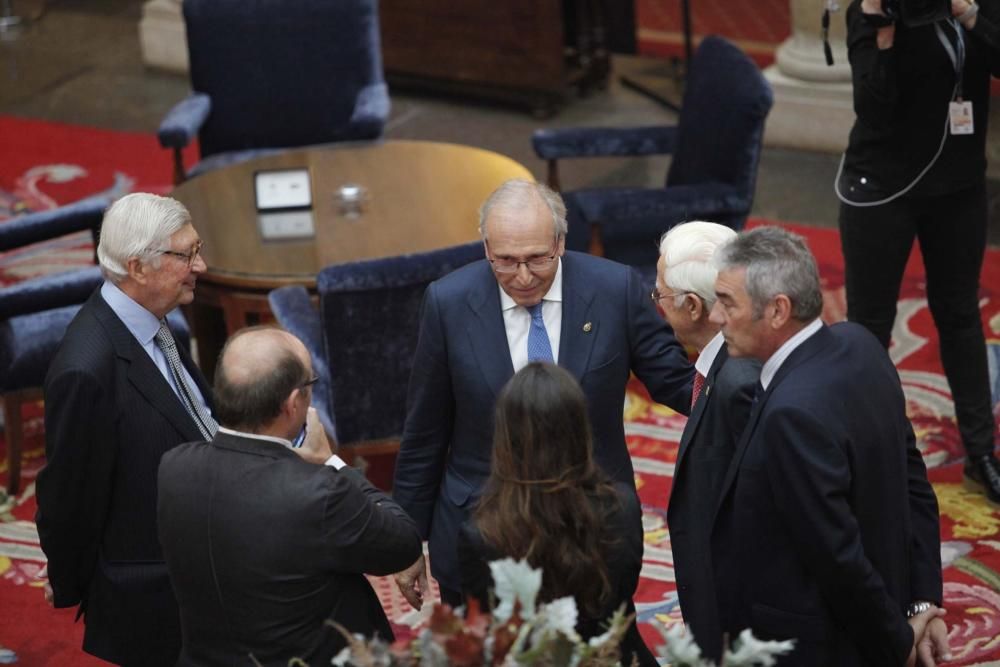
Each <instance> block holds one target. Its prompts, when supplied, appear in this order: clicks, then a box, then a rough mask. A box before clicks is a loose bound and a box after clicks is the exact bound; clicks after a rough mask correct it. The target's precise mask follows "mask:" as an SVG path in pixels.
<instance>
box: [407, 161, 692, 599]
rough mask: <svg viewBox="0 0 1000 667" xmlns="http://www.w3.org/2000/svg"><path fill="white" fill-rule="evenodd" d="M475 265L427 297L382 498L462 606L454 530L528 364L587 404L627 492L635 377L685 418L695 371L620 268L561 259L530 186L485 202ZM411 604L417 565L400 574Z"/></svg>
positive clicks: (447, 594)
mask: <svg viewBox="0 0 1000 667" xmlns="http://www.w3.org/2000/svg"><path fill="white" fill-rule="evenodd" d="M480 233H481V234H482V237H483V245H484V248H485V251H486V259H485V260H481V261H478V262H474V263H472V264H470V265H468V266H466V267H463V268H461V269H459V270H457V271H455V272H453V273H451V274H449V275H448V276H445V277H444V278H442V279H441V280H438V281H436V282H434V283H432V284H431V285H430V286H429V287H428V288H427V292H426V294H425V296H424V304H423V311H422V315H421V324H420V335H419V339H418V342H417V351H416V355H415V357H414V364H413V371H412V374H411V376H410V386H409V396H408V400H407V402H408V406H407V418H406V424H405V427H404V430H403V442H402V447H401V450H400V453H399V458H398V461H397V464H396V476H395V481H394V487H393V496H394V497H395V498H396V499H397V500H398V501H399V504H400V505H402V506H403V508H404V509H405V510H406V511H407V512H409V513H410V516H412V517H413V518H414V519H415V520H416V522H417V526H418V528H419V529H420V531H421V534H422V535H423V536H425V537H428V536H429V540H430V556H431V568H432V571H433V574H434V576H435V577H436V578H437V580H438V583H439V584H440V586H441V589H442V598H443V599H444V600H445V601H446V602H449V603H451V604H455V603H459V602H461V595H460V593H459V590H460V577H459V571H458V566H457V555H456V551H455V544H456V538H457V535H458V530H459V527H460V526H461V525H462V523H463V522H464V521H465V519H466V518H467V516H468V514H469V511H470V510H471V508H472V507H473V505H474V503H475V501H476V498H477V497H478V496H479V493H480V492H481V490H482V485H483V483H484V482H485V480H486V478H487V477H488V475H489V470H490V457H491V452H492V437H493V408H494V403H495V402H496V397H497V394H498V393H499V391H500V389H501V388H502V387H503V386H504V384H505V383H506V382H507V380H509V379H510V378H511V377H512V376H513V374H514V371H515V370H518V369H520V368H522V367H523V366H525V365H526V364H527V363H528V361H535V360H548V361H557V362H558V364H559V365H560V366H562V367H563V368H565V369H567V370H569V371H570V372H571V373H572V374H573V375H574V376H575V377H576V378H577V379H578V380H579V381H580V385H581V386H582V387H583V390H584V393H585V394H586V396H587V400H588V404H589V407H590V419H591V424H592V426H593V433H594V458H595V460H596V461H597V463H598V464H599V465H600V466H601V467H602V468H603V469H604V470H605V472H607V473H608V475H610V476H611V477H612V478H613V479H615V480H618V481H622V482H626V483H628V484H634V479H633V469H632V461H631V459H630V458H629V453H628V449H627V448H626V446H625V433H624V425H623V421H622V412H623V403H624V397H625V385H626V383H627V382H628V379H629V373H630V371H631V372H634V373H635V374H636V375H637V376H638V377H639V379H640V380H642V382H643V383H644V384H645V385H646V388H647V389H648V390H649V392H650V394H651V395H652V397H653V398H654V399H655V400H657V401H659V402H661V403H666V404H667V405H669V406H671V407H672V408H674V409H675V410H678V411H681V412H683V413H685V414H686V413H687V411H688V408H689V406H690V401H691V381H692V368H691V366H690V364H688V362H687V359H686V357H685V355H684V351H683V349H682V348H681V346H680V345H679V344H678V343H677V341H676V340H675V339H674V337H673V335H672V334H671V332H670V329H669V328H668V327H667V326H666V325H665V324H664V323H663V322H662V320H660V319H659V318H658V317H657V315H656V312H655V310H654V309H653V307H652V305H651V304H650V303H649V299H648V296H647V294H646V292H645V290H644V289H643V287H642V283H641V281H640V279H639V277H638V274H636V273H635V272H634V271H633V270H632V269H630V268H629V267H626V266H623V265H621V264H617V263H614V262H610V261H607V260H604V259H601V258H597V257H592V256H590V255H582V254H579V253H573V252H568V253H567V252H564V245H565V234H566V209H565V206H564V205H563V203H562V200H561V199H560V197H559V196H558V195H557V194H556V193H554V192H552V191H551V190H549V189H548V188H546V187H545V186H544V185H540V184H537V183H534V182H531V181H519V180H514V181H507V182H506V183H504V184H503V185H501V186H500V187H499V188H498V189H497V190H496V191H495V192H494V193H493V194H492V195H490V197H489V198H488V199H487V200H486V202H485V203H484V204H483V207H482V209H481V211H480ZM397 583H399V585H400V590H401V591H402V592H403V594H404V595H405V596H406V597H407V599H408V600H410V602H411V603H412V604H415V605H417V606H419V605H420V600H421V595H422V593H423V592H426V591H427V582H426V573H425V568H424V563H423V559H422V558H421V559H420V560H419V561H418V562H417V563H414V565H413V566H412V567H411V568H408V569H407V570H406V571H404V572H402V573H400V574H399V575H397Z"/></svg>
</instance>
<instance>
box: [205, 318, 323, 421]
mask: <svg viewBox="0 0 1000 667" xmlns="http://www.w3.org/2000/svg"><path fill="white" fill-rule="evenodd" d="M265 329H275V330H280V329H277V328H276V327H267V326H263V327H250V328H247V329H242V330H240V331H238V332H236V333H235V334H233V336H232V337H231V338H230V339H229V340H228V341H226V344H225V346H224V347H223V348H222V353H221V354H220V355H219V360H220V363H219V365H218V366H217V367H216V369H215V385H214V387H213V391H214V392H215V416H216V417H217V418H218V421H219V423H220V424H222V425H223V426H226V427H227V428H231V429H234V430H238V431H244V432H247V433H255V432H257V431H258V430H260V429H261V428H263V427H264V426H266V425H268V424H270V423H271V422H272V421H274V420H275V419H276V418H277V417H278V415H279V414H280V413H281V404H282V403H284V401H285V399H286V398H288V395H289V394H291V393H292V391H293V390H294V389H296V388H297V387H300V386H301V385H302V384H303V383H304V382H306V381H307V380H308V379H309V377H308V376H309V371H308V369H307V368H306V367H305V365H304V364H303V363H302V360H301V359H299V357H298V356H297V355H296V354H295V353H294V352H293V351H292V350H291V349H288V348H286V347H278V346H275V356H274V364H273V366H271V367H270V368H266V367H265V368H255V369H254V371H255V372H254V373H253V374H252V375H251V376H250V379H249V380H248V381H245V382H234V381H233V380H232V379H230V378H229V376H228V374H227V373H226V370H227V366H228V364H226V363H225V359H226V352H227V351H228V349H229V346H230V345H232V343H233V341H235V340H237V339H238V338H240V337H241V336H243V335H245V334H247V333H249V332H252V331H261V330H265Z"/></svg>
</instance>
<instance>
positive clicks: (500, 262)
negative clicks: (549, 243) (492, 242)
mask: <svg viewBox="0 0 1000 667" xmlns="http://www.w3.org/2000/svg"><path fill="white" fill-rule="evenodd" d="M489 247H490V246H489V244H488V243H487V244H486V249H487V250H489ZM558 254H559V239H556V242H555V245H554V246H553V247H552V254H549V255H542V256H541V257H530V258H528V259H514V258H513V257H497V258H495V259H494V258H492V257H490V258H489V260H490V264H491V265H492V266H493V270H494V271H496V272H497V273H515V272H516V271H517V270H518V269H519V268H521V265H522V264H524V265H525V266H526V267H528V270H529V271H532V272H534V271H544V270H545V269H547V268H549V267H550V266H552V263H553V262H554V261H555V260H556V256H557V255H558Z"/></svg>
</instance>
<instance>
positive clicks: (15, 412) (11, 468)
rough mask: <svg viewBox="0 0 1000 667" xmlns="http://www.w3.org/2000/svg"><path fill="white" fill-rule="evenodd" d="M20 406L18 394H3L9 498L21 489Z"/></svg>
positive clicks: (22, 435)
mask: <svg viewBox="0 0 1000 667" xmlns="http://www.w3.org/2000/svg"><path fill="white" fill-rule="evenodd" d="M21 404H22V400H21V395H20V393H18V392H13V393H10V394H4V397H3V416H4V435H5V436H6V439H7V493H8V494H9V495H11V496H13V495H16V494H17V492H18V491H20V489H21V444H22V441H23V439H24V424H23V422H22V420H21Z"/></svg>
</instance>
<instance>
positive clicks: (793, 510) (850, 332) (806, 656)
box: [712, 323, 942, 667]
mask: <svg viewBox="0 0 1000 667" xmlns="http://www.w3.org/2000/svg"><path fill="white" fill-rule="evenodd" d="M712 566H713V572H714V578H715V584H716V590H717V594H718V600H719V611H720V614H721V618H722V626H723V630H724V631H726V632H728V633H729V636H730V637H735V636H736V635H737V634H738V633H739V631H740V630H742V629H743V628H746V627H750V628H752V629H753V631H754V634H755V635H756V636H757V637H760V638H763V639H788V638H795V639H796V647H795V650H794V652H793V653H792V654H791V655H789V656H785V657H784V658H783V659H782V660H780V661H779V663H780V664H787V665H835V666H841V665H872V666H875V665H878V666H880V667H883V666H886V665H902V664H903V663H904V662H905V660H906V656H907V655H908V653H909V651H910V648H911V646H912V643H913V633H912V631H911V630H910V627H909V625H908V624H907V622H906V616H905V609H906V607H907V605H908V604H909V603H910V602H913V601H916V600H929V601H933V602H937V603H938V604H940V601H941V595H942V584H941V559H940V537H939V532H938V514H937V501H936V499H935V496H934V491H933V489H932V488H931V486H930V484H929V482H928V481H927V471H926V469H925V467H924V463H923V459H922V458H921V455H920V452H919V451H918V450H917V448H916V443H915V438H914V435H913V429H912V428H911V426H910V422H909V420H908V419H907V418H906V405H905V399H904V396H903V391H902V387H901V386H900V382H899V376H898V374H897V372H896V369H895V367H894V366H893V365H892V362H891V361H890V360H889V357H888V355H887V354H886V353H885V350H884V349H883V348H882V346H881V345H879V343H878V341H877V340H876V339H875V337H874V336H872V334H871V333H869V332H868V331H867V330H866V329H864V328H863V327H861V326H859V325H857V324H852V323H841V324H835V325H833V326H831V327H823V328H822V329H820V330H819V331H818V332H817V333H816V334H814V335H813V336H811V337H810V338H808V339H807V340H806V341H805V342H804V343H803V344H802V345H801V346H799V347H798V348H796V349H795V350H794V351H793V352H792V354H791V355H790V356H789V357H788V358H787V359H786V360H785V362H784V363H783V364H782V365H781V367H780V368H779V369H778V372H777V374H776V375H775V377H774V379H773V380H772V382H771V383H770V385H769V386H768V388H767V391H766V392H764V393H763V395H762V396H760V397H759V398H758V400H757V403H756V404H755V405H754V408H753V410H752V411H751V415H750V421H749V423H748V425H747V428H746V431H745V432H744V435H743V437H742V438H741V440H740V443H739V444H738V445H737V449H736V452H735V454H734V455H733V460H732V463H731V464H730V468H729V470H728V472H727V475H726V478H725V480H724V482H723V488H722V496H721V500H720V505H719V508H718V512H717V515H716V519H715V523H714V531H713V534H712Z"/></svg>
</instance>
